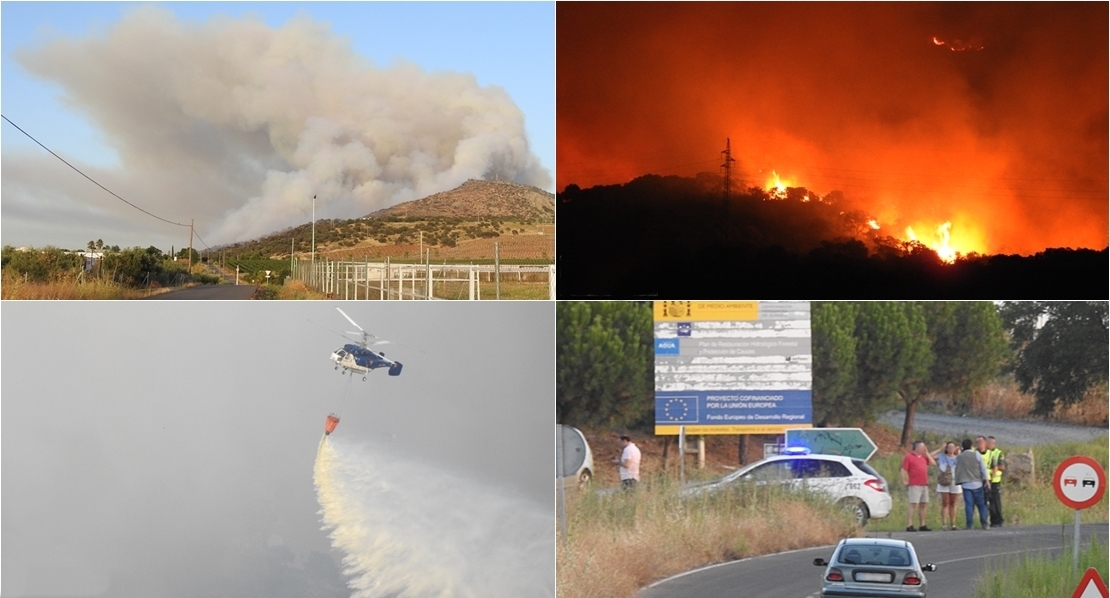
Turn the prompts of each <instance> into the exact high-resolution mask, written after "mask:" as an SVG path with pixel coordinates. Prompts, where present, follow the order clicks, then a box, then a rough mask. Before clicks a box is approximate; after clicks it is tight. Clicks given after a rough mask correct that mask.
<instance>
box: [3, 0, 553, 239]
mask: <svg viewBox="0 0 1110 598" xmlns="http://www.w3.org/2000/svg"><path fill="white" fill-rule="evenodd" d="M144 4H145V3H128V2H125V3H115V2H105V3H100V2H3V4H2V5H0V16H2V21H0V25H2V36H0V46H2V51H3V56H2V71H0V76H2V88H0V89H2V93H0V103H2V110H3V113H4V115H5V116H7V117H8V118H9V119H11V120H12V121H14V122H15V123H17V124H18V125H19V126H20V127H22V128H23V129H25V130H26V131H27V132H29V133H30V134H32V135H34V136H35V137H37V138H38V139H39V140H40V141H42V142H43V143H45V144H46V145H47V146H48V147H50V148H51V149H53V150H54V151H55V152H57V153H59V154H60V155H62V156H63V157H65V158H67V159H71V161H76V162H79V163H81V164H85V165H93V166H100V167H106V168H111V167H114V166H118V163H119V162H118V160H119V158H118V156H117V154H116V151H115V149H114V148H113V147H112V143H111V140H110V139H107V138H106V137H105V135H104V134H103V133H101V132H100V131H99V130H97V128H96V127H95V126H94V124H92V123H91V122H89V121H87V120H85V119H84V118H83V115H82V114H81V113H80V112H78V111H76V110H74V109H73V108H71V107H68V106H67V105H66V104H65V102H64V99H63V90H62V89H61V87H60V86H59V85H57V84H54V83H51V82H47V81H42V80H38V79H35V78H33V77H31V76H30V75H29V74H28V73H27V72H26V71H24V69H23V68H22V67H21V66H20V65H19V63H18V62H17V61H16V60H15V58H14V53H15V52H16V51H17V50H18V49H19V48H23V47H28V46H35V45H38V44H41V43H43V42H45V41H48V40H50V39H54V38H58V37H67V38H75V37H76V38H86V37H90V36H94V37H100V36H103V35H104V34H105V32H106V31H108V29H110V28H111V27H112V25H113V24H115V23H116V22H117V21H119V19H120V18H121V17H122V16H123V15H125V14H127V13H128V12H130V11H133V10H135V9H137V8H139V7H141V6H143V5H144ZM157 5H158V6H160V7H162V8H166V9H169V10H171V11H172V12H173V13H174V14H175V15H176V16H177V17H178V18H180V19H183V20H188V21H194V22H204V21H207V20H209V19H210V18H212V17H215V16H220V15H223V16H228V17H232V18H241V17H246V16H251V15H253V16H256V17H259V18H261V19H262V20H263V21H264V22H265V23H266V24H267V25H269V26H270V27H279V26H281V25H283V24H285V23H286V22H287V21H289V20H290V19H291V18H293V17H295V16H297V15H300V14H306V15H308V16H310V17H311V18H312V19H313V20H315V21H317V22H324V23H327V24H328V25H330V27H331V30H332V32H333V33H335V34H336V35H338V36H340V37H343V38H345V39H347V40H349V42H350V45H351V48H352V49H353V50H354V51H355V52H356V53H357V54H359V55H361V56H363V57H365V58H368V59H369V60H370V61H372V62H373V64H374V65H376V66H379V67H384V66H388V65H390V64H391V63H393V62H394V61H395V60H396V59H403V60H407V61H411V62H414V63H416V64H417V65H419V66H420V67H422V68H423V69H424V70H427V71H438V70H449V71H457V72H467V73H472V74H473V75H474V76H475V77H476V78H477V80H478V83H479V84H480V85H482V86H488V85H495V86H498V87H501V88H503V89H505V90H506V91H507V92H508V94H509V95H510V96H511V98H512V99H513V101H514V102H515V103H516V104H517V106H518V107H519V108H520V109H521V110H522V112H523V113H524V115H525V126H526V131H527V134H528V140H529V143H530V147H531V150H532V151H533V152H534V153H535V154H536V155H537V156H538V157H539V159H540V161H541V163H542V165H543V166H544V167H546V168H547V169H548V171H549V172H550V173H551V175H552V177H554V172H555V171H554V166H555V37H554V34H555V22H554V21H555V8H554V4H553V3H549V2H520V3H500V2H495V3H471V2H446V3H438V2H435V3H423V2H399V3H374V2H276V3H275V2H230V3H223V2H192V3H157ZM0 131H2V137H0V140H2V150H3V152H4V153H5V154H7V153H9V152H12V151H13V150H19V151H22V150H24V149H26V150H34V151H38V152H42V150H40V149H37V146H34V144H33V143H32V142H31V141H30V140H28V139H27V138H25V137H24V136H23V135H22V134H21V133H19V131H17V130H15V129H14V128H13V127H12V126H11V125H9V124H8V123H3V127H2V129H0ZM59 167H60V168H63V169H64V168H65V167H64V165H61V164H60V163H59ZM89 185H90V188H91V189H92V190H95V187H92V184H91V183H89ZM552 187H553V185H552ZM117 192H120V191H117ZM101 193H102V192H101ZM120 194H121V195H123V196H124V197H125V198H128V196H127V194H126V193H124V192H120ZM105 195H106V194H105ZM128 199H131V198H128ZM112 201H115V200H112ZM137 203H138V202H137ZM33 228H36V229H38V230H35V231H34V233H33V235H32V236H41V235H42V234H43V233H44V230H45V229H43V228H42V227H33ZM3 232H4V234H5V236H7V235H11V236H12V237H13V238H12V239H11V242H9V240H8V239H5V241H4V243H6V244H33V245H45V244H48V243H51V244H62V245H65V244H67V243H69V244H72V242H71V241H69V240H68V239H67V236H66V235H64V234H63V235H59V238H42V239H38V240H36V239H33V238H23V237H24V236H25V234H24V233H25V232H26V233H27V234H31V233H29V232H27V231H23V230H21V229H19V228H13V227H11V226H5V227H4V231H3ZM136 242H137V243H141V244H144V245H145V244H147V243H146V242H142V241H136ZM80 244H81V245H83V243H80ZM121 244H130V243H129V241H125V242H124V243H121Z"/></svg>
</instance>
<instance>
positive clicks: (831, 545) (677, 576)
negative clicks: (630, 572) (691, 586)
mask: <svg viewBox="0 0 1110 598" xmlns="http://www.w3.org/2000/svg"><path fill="white" fill-rule="evenodd" d="M835 547H836V544H826V545H824V546H811V547H809V548H798V549H795V550H787V551H786V552H776V553H773V554H761V555H759V556H750V557H748V558H746V559H740V560H738V561H726V562H724V563H715V564H713V565H706V566H704V567H698V568H697V569H691V570H689V571H684V572H682V573H679V574H677V575H672V576H670V577H667V578H664V579H660V580H659V581H657V582H654V583H652V584H651V585H649V586H647V587H649V588H654V587H655V586H657V585H659V584H661V583H666V582H668V581H672V580H675V579H678V578H680V577H686V576H687V575H693V574H694V573H701V572H702V571H708V570H710V569H716V568H717V567H724V566H725V565H735V564H737V563H743V562H746V561H754V560H755V559H761V558H765V557H769V556H779V555H781V554H794V553H795V552H805V551H807V550H817V549H819V548H826V549H827V548H835Z"/></svg>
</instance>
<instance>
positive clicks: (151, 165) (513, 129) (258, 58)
mask: <svg viewBox="0 0 1110 598" xmlns="http://www.w3.org/2000/svg"><path fill="white" fill-rule="evenodd" d="M17 59H18V60H19V62H20V63H21V64H22V65H23V66H24V67H25V68H26V69H27V70H28V71H29V72H31V73H32V74H34V75H37V76H40V77H43V78H46V79H49V80H52V81H55V82H57V83H58V84H60V85H61V87H62V88H63V89H64V90H65V93H66V102H67V103H68V104H69V105H71V106H73V107H74V108H76V109H78V110H80V111H82V112H84V113H86V114H88V115H89V116H90V117H91V118H92V120H93V121H94V122H95V123H96V124H97V125H98V126H99V127H100V129H101V130H103V131H104V132H105V134H106V137H107V139H108V141H109V143H111V144H113V145H114V146H116V147H117V149H118V151H119V154H120V159H121V162H122V171H123V172H124V173H127V174H128V176H129V177H130V178H131V179H133V183H134V185H133V186H130V187H128V189H130V190H134V189H141V190H143V191H147V190H148V191H149V193H150V195H149V196H147V197H143V198H142V201H143V202H144V203H146V204H147V205H148V206H149V205H151V203H150V202H158V201H163V202H169V201H171V199H172V201H174V202H176V204H177V205H176V206H174V208H175V209H173V210H172V211H170V212H169V213H170V214H172V215H174V216H175V217H178V218H180V217H182V216H177V215H178V214H182V213H186V214H188V215H189V216H192V215H194V214H195V215H196V216H197V218H198V225H200V226H201V231H205V232H207V233H208V234H206V235H205V236H206V237H207V240H208V241H210V242H226V241H234V240H242V239H247V238H252V237H255V236H258V235H262V234H266V233H269V232H273V231H275V230H279V229H282V228H285V227H287V226H290V225H294V224H300V223H303V222H305V221H306V220H307V218H306V215H307V213H308V210H309V209H310V206H311V200H312V196H313V195H316V196H317V202H316V215H317V218H329V217H355V216H361V215H364V214H366V213H368V212H371V211H373V210H376V209H380V208H382V207H387V206H390V205H393V204H396V203H399V202H402V201H407V200H411V199H417V198H419V197H423V196H426V195H429V194H432V193H435V192H439V191H444V190H447V189H451V188H454V187H456V186H458V185H459V184H461V183H463V182H464V181H466V180H467V179H469V178H492V177H494V176H496V177H497V178H499V179H501V180H509V181H514V182H518V183H524V184H529V185H536V186H539V187H548V186H550V184H551V177H550V174H549V173H548V172H547V170H546V169H545V168H543V167H542V166H541V164H540V163H539V160H538V158H537V157H536V156H535V155H534V154H533V153H532V152H531V150H530V149H529V147H528V140H527V138H526V135H525V130H524V115H523V113H522V112H521V111H520V109H519V108H518V107H517V106H516V105H515V104H514V103H513V101H512V99H511V98H510V97H509V96H508V94H507V93H505V91H504V90H503V89H501V88H499V87H493V86H490V87H482V86H480V85H479V84H478V83H477V80H476V79H475V77H474V76H473V75H470V74H463V73H453V72H431V73H429V72H425V71H424V70H422V69H421V68H420V67H418V66H416V65H414V64H411V63H404V62H400V63H396V64H393V65H391V66H389V67H386V68H379V67H376V66H374V65H372V64H369V63H368V62H367V61H366V60H364V59H362V58H360V57H359V56H357V55H356V54H354V53H353V52H352V51H351V49H350V47H349V46H348V44H347V42H346V41H345V40H343V39H341V38H339V37H337V36H335V35H334V34H333V33H331V31H330V30H329V28H328V27H327V26H326V25H325V24H321V23H317V22H314V21H312V20H311V19H310V18H308V17H298V18H296V19H293V20H291V21H289V22H288V23H286V24H285V25H283V26H282V27H280V28H277V29H274V28H271V27H269V26H267V25H266V24H264V23H263V22H261V21H258V20H252V19H243V20H238V19H230V18H219V19H213V20H212V21H209V22H207V23H203V24H198V23H190V22H185V21H181V20H179V19H177V18H176V17H175V16H174V15H173V14H172V13H170V12H168V11H166V10H163V9H159V8H155V7H142V8H139V9H136V10H134V11H133V12H131V13H129V14H128V16H126V17H124V18H123V19H122V20H121V21H120V22H119V23H118V24H117V25H115V26H114V27H112V28H111V29H110V30H109V31H108V32H107V34H106V35H105V36H103V37H90V38H86V39H80V40H71V39H56V40H53V41H50V42H48V43H46V44H44V45H42V46H40V47H37V48H32V49H24V50H23V51H21V52H19V53H18V54H17ZM189 180H195V181H197V183H196V184H195V185H194V186H193V191H192V192H191V193H190V190H189V189H188V188H186V189H182V188H181V184H182V181H189ZM202 181H203V182H202ZM123 184H124V185H125V186H127V183H126V182H125V183H123ZM186 184H188V183H186ZM213 187H215V188H217V189H219V191H217V192H216V193H212V189H213ZM129 195H131V196H132V197H134V196H135V194H134V193H131V194H129ZM182 202H188V203H189V208H190V209H189V210H182V209H181V205H180V204H181V203H182ZM152 207H154V208H157V209H160V208H162V207H165V206H164V205H163V206H159V205H157V203H155V204H154V205H153V206H152ZM185 217H188V216H185Z"/></svg>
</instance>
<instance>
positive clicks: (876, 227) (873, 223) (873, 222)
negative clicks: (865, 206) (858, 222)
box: [867, 218, 879, 230]
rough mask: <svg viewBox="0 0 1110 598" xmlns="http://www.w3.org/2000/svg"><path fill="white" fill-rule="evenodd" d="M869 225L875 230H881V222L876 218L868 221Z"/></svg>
mask: <svg viewBox="0 0 1110 598" xmlns="http://www.w3.org/2000/svg"><path fill="white" fill-rule="evenodd" d="M867 226H870V227H871V228H872V229H873V230H879V223H878V221H876V220H875V219H874V218H872V219H871V220H868V221H867Z"/></svg>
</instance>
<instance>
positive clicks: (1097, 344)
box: [1001, 301, 1108, 414]
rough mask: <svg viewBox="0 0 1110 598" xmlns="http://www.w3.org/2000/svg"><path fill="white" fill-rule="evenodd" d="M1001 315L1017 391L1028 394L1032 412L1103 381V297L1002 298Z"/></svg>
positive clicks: (1044, 409) (1069, 400)
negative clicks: (1098, 298)
mask: <svg viewBox="0 0 1110 598" xmlns="http://www.w3.org/2000/svg"><path fill="white" fill-rule="evenodd" d="M1001 315H1002V321H1003V323H1004V325H1005V327H1006V329H1007V330H1008V331H1009V332H1010V346H1011V348H1012V349H1013V351H1014V359H1013V363H1012V369H1013V373H1014V378H1015V380H1017V382H1018V384H1019V386H1020V387H1021V390H1022V392H1032V393H1033V396H1034V397H1035V399H1036V402H1035V405H1034V409H1033V410H1034V413H1038V414H1048V413H1051V412H1052V411H1053V410H1054V409H1055V408H1056V406H1057V405H1070V404H1072V403H1077V402H1079V401H1080V400H1082V399H1083V395H1084V394H1086V393H1087V391H1088V390H1090V389H1091V388H1092V387H1095V386H1097V385H1100V384H1101V385H1105V384H1106V383H1107V366H1108V363H1107V362H1108V359H1107V336H1108V334H1107V332H1108V326H1107V303H1106V302H1105V301H1022V302H1005V303H1004V304H1003V305H1002V309H1001Z"/></svg>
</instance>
